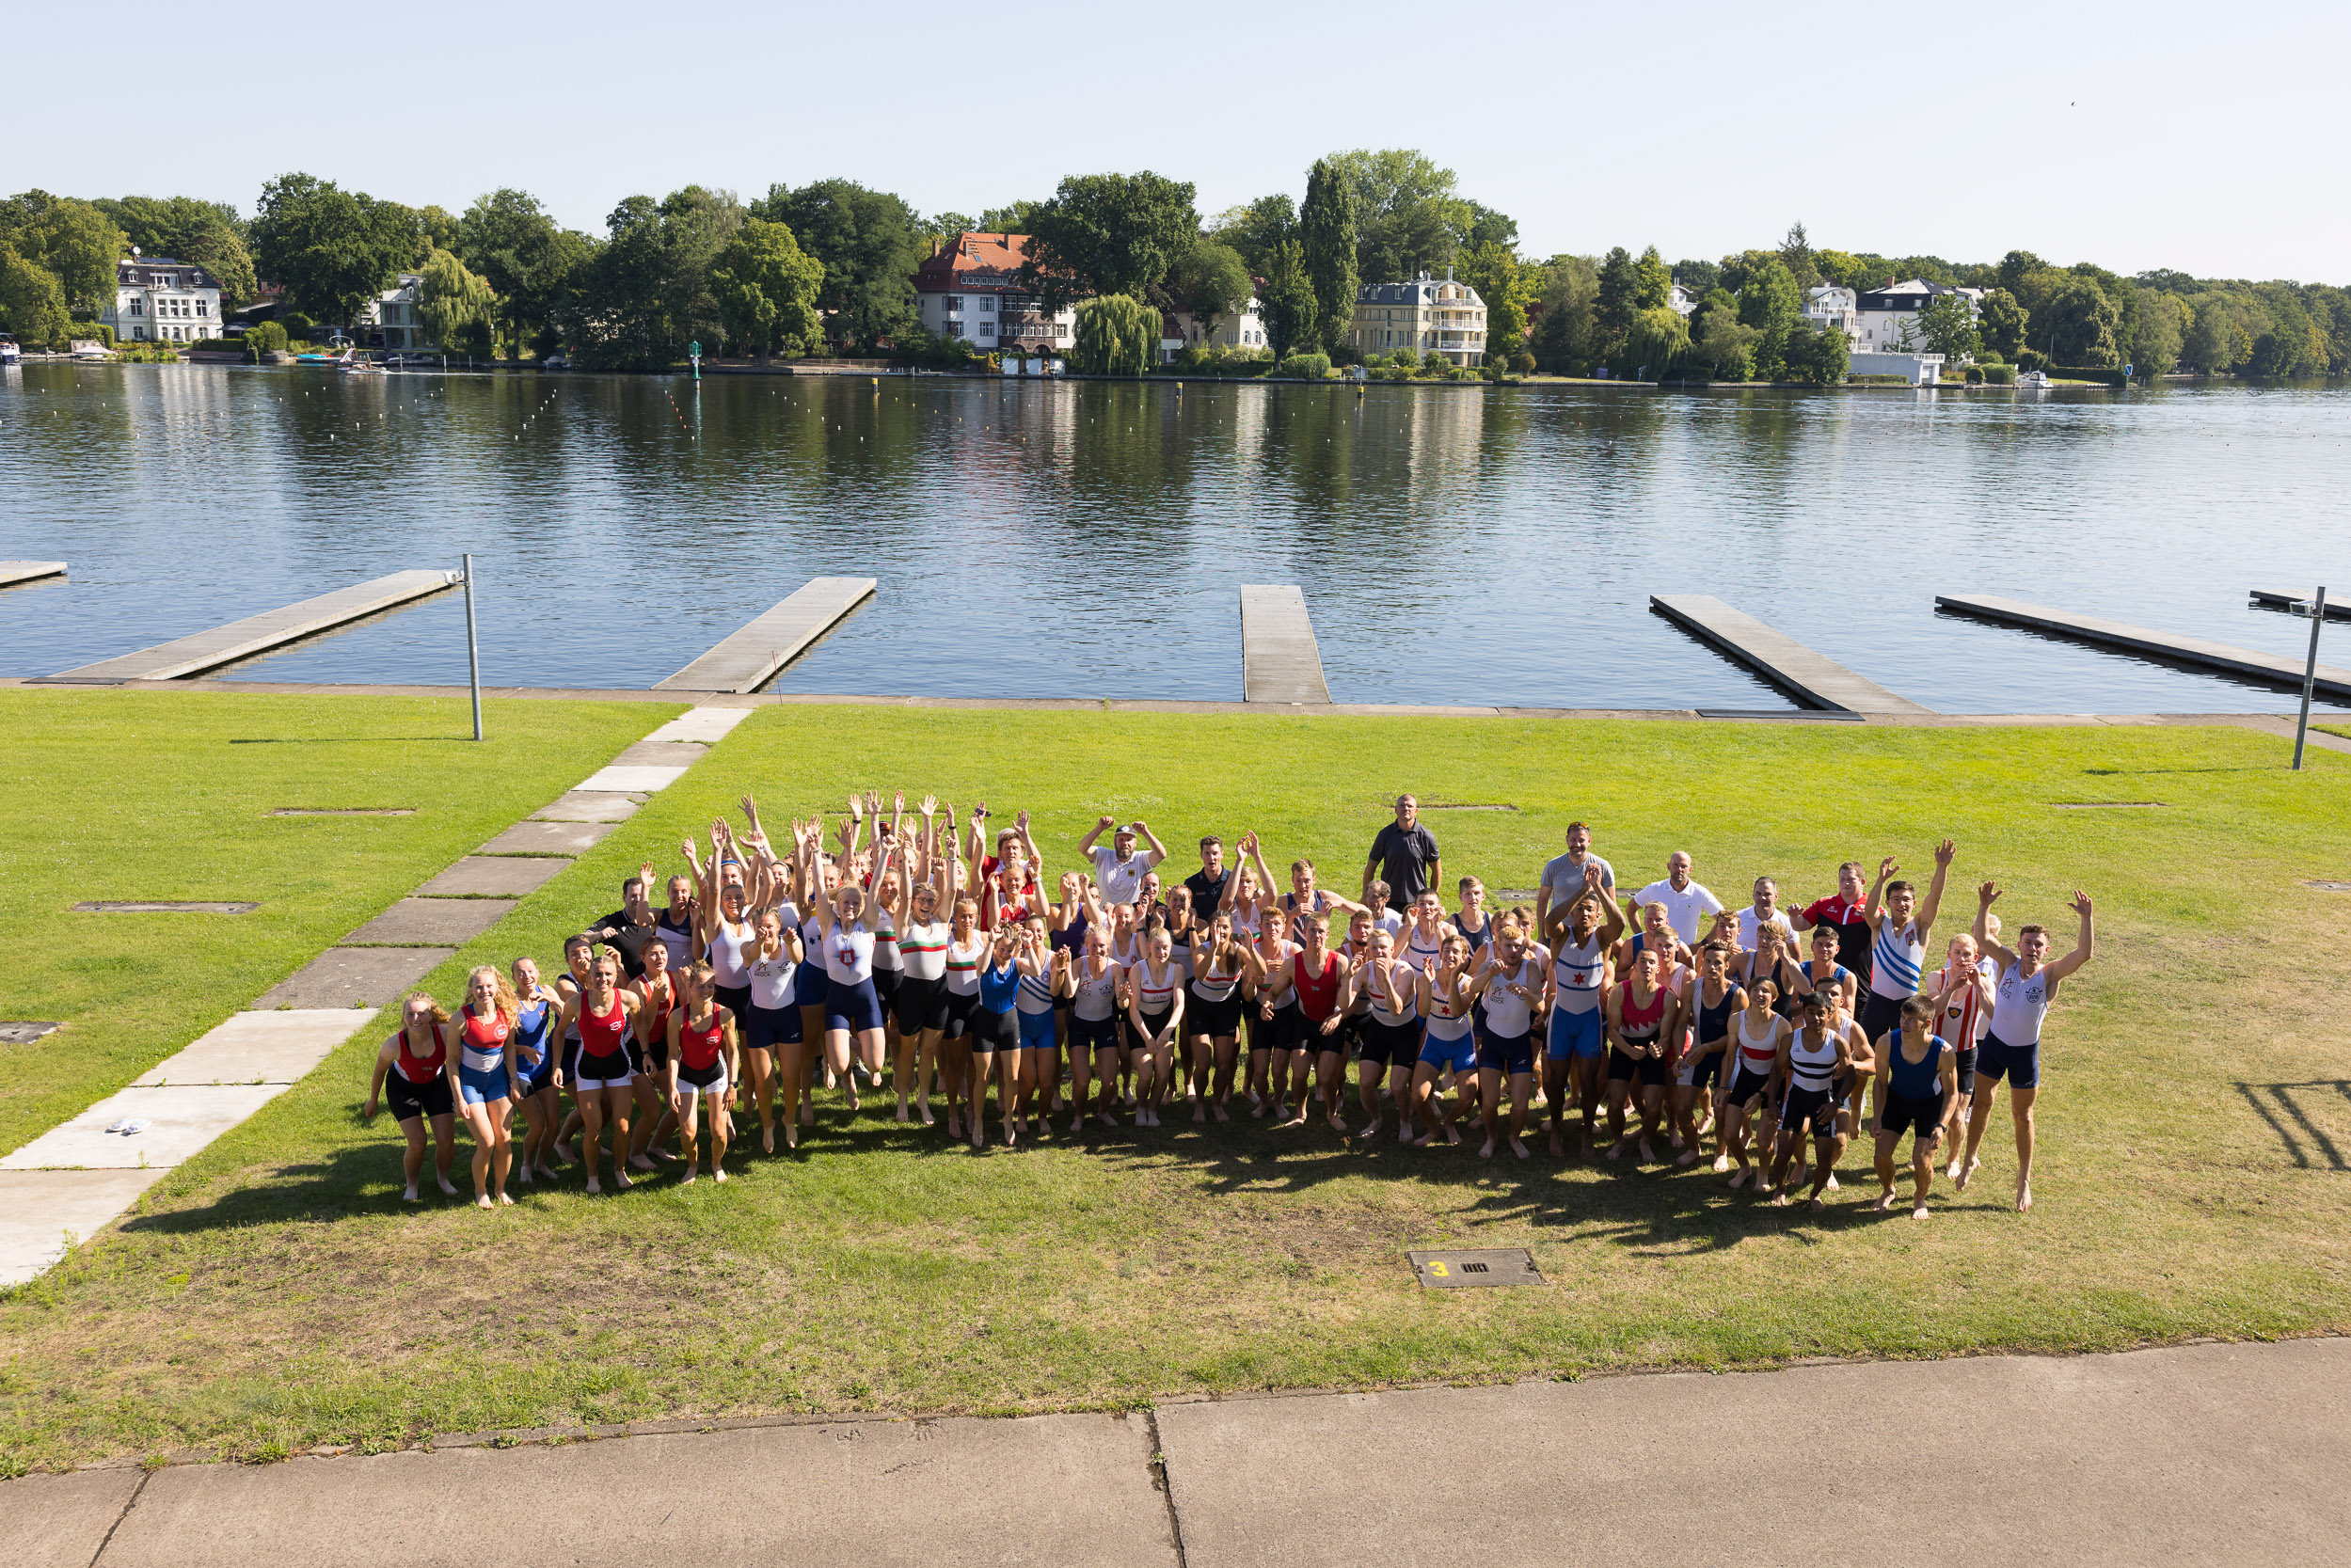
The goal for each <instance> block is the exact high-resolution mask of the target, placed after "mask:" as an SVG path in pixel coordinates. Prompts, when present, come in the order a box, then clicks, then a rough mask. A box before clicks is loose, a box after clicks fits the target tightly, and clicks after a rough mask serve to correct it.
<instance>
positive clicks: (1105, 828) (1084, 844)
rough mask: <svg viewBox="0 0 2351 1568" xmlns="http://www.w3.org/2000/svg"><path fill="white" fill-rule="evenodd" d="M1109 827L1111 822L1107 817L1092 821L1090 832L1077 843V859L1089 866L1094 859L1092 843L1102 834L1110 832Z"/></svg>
mask: <svg viewBox="0 0 2351 1568" xmlns="http://www.w3.org/2000/svg"><path fill="white" fill-rule="evenodd" d="M1110 827H1111V822H1110V818H1109V817H1107V816H1102V817H1097V818H1096V819H1095V821H1094V826H1093V830H1092V832H1088V834H1087V835H1086V836H1085V837H1084V838H1081V839H1079V840H1078V841H1077V858H1078V859H1079V860H1082V861H1085V862H1087V863H1089V864H1090V863H1092V861H1093V858H1094V841H1095V840H1096V839H1098V838H1100V837H1102V835H1103V834H1104V833H1106V832H1109V831H1110Z"/></svg>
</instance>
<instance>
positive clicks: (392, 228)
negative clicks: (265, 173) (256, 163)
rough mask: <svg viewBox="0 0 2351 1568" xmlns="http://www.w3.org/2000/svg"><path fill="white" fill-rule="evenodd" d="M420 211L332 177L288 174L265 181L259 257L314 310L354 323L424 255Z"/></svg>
mask: <svg viewBox="0 0 2351 1568" xmlns="http://www.w3.org/2000/svg"><path fill="white" fill-rule="evenodd" d="M416 238H417V231H416V223H415V215H414V214H412V213H410V212H409V211H408V209H406V208H405V207H402V206H400V205H398V204H397V203H395V202H389V201H378V200H376V199H375V198H373V197H371V196H368V195H366V194H365V193H363V192H358V191H346V190H343V189H342V188H341V187H340V186H338V185H336V184H335V182H333V181H331V180H321V179H318V178H317V177H316V176H314V175H309V174H287V175H281V176H279V177H278V179H275V180H272V181H270V182H268V183H267V184H265V185H263V186H262V198H261V201H260V202H259V204H258V205H257V207H256V209H255V212H254V217H253V261H254V264H255V266H256V267H257V268H258V269H259V270H260V272H261V274H262V277H266V278H268V279H269V280H270V281H272V282H275V283H279V284H282V285H284V287H285V291H286V302H287V303H288V304H289V305H291V306H293V307H294V309H297V310H300V311H302V312H303V313H304V314H306V315H310V316H314V317H317V318H318V319H320V320H322V321H330V322H340V323H342V325H346V326H347V325H350V324H351V322H352V321H353V320H354V319H355V318H356V317H357V315H358V313H359V308H360V307H361V306H363V305H365V304H366V303H367V302H368V301H370V300H372V299H373V298H375V297H376V295H377V294H378V293H381V292H382V291H383V290H385V289H387V288H389V286H390V285H391V284H392V282H393V281H394V280H395V279H396V278H397V277H399V274H400V269H401V268H403V267H405V266H409V265H411V264H413V262H414V261H415V258H416Z"/></svg>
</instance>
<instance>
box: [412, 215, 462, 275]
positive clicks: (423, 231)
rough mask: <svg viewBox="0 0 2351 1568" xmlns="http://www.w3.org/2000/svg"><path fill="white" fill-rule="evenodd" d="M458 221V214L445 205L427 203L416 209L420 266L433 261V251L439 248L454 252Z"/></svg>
mask: <svg viewBox="0 0 2351 1568" xmlns="http://www.w3.org/2000/svg"><path fill="white" fill-rule="evenodd" d="M457 223H458V219H457V217H456V215H455V214H453V213H451V212H450V211H449V210H448V209H447V208H445V207H435V206H431V205H427V206H423V207H419V208H417V209H416V224H417V239H418V244H419V246H420V254H419V255H418V257H417V262H418V264H419V265H420V266H421V265H422V264H423V263H424V262H426V261H431V260H432V259H433V252H435V251H437V250H446V251H450V252H452V253H454V252H455V251H456V248H457Z"/></svg>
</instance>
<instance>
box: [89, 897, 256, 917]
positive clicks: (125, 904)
mask: <svg viewBox="0 0 2351 1568" xmlns="http://www.w3.org/2000/svg"><path fill="white" fill-rule="evenodd" d="M260 908H261V906H260V905H259V904H231V903H225V902H221V901H218V900H213V899H199V900H195V901H192V902H187V903H179V902H172V901H167V900H159V899H148V898H93V899H90V900H89V901H88V902H87V903H81V904H76V905H74V906H73V912H74V913H76V914H250V913H252V912H253V911H255V910H258V909H260Z"/></svg>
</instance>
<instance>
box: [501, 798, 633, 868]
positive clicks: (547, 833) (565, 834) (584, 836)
mask: <svg viewBox="0 0 2351 1568" xmlns="http://www.w3.org/2000/svg"><path fill="white" fill-rule="evenodd" d="M620 799H621V800H627V799H628V797H627V796H626V795H624V796H622V797H620ZM628 809H629V810H631V811H634V810H636V807H635V806H633V805H632V806H630V807H629V808H628ZM619 826H620V824H619V823H617V822H517V823H516V824H515V825H514V826H513V827H511V828H509V829H507V830H506V831H505V832H502V833H500V834H499V835H498V836H497V837H496V838H494V839H492V840H490V841H489V842H488V843H487V844H484V846H482V847H481V850H480V851H479V852H480V853H482V854H484V855H563V856H566V857H568V856H572V855H581V854H585V853H587V852H588V851H589V850H591V849H593V848H595V847H596V846H597V845H599V844H601V843H603V842H604V841H605V840H606V839H608V838H610V837H611V836H612V832H613V830H615V829H617V828H618V827H619Z"/></svg>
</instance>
